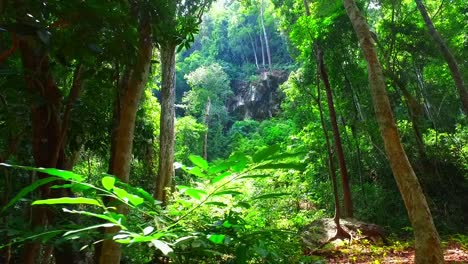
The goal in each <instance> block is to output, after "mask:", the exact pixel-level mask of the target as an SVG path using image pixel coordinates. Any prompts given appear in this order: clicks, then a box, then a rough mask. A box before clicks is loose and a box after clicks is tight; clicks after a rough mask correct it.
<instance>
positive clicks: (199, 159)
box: [189, 155, 208, 170]
mask: <svg viewBox="0 0 468 264" xmlns="http://www.w3.org/2000/svg"><path fill="white" fill-rule="evenodd" d="M189 160H190V161H191V162H192V163H193V165H195V166H198V167H200V168H202V169H204V170H207V169H208V162H207V161H206V160H204V159H203V158H202V157H200V156H196V155H190V156H189Z"/></svg>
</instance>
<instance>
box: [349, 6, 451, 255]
mask: <svg viewBox="0 0 468 264" xmlns="http://www.w3.org/2000/svg"><path fill="white" fill-rule="evenodd" d="M343 3H344V7H345V9H346V13H347V14H348V16H349V18H350V20H351V23H352V25H353V28H354V31H355V32H356V35H357V37H358V39H359V42H360V45H361V49H362V51H363V53H364V56H365V59H366V62H367V70H368V75H369V84H370V89H371V95H372V101H373V104H374V110H375V114H376V118H377V122H378V124H379V128H380V132H381V135H382V138H383V141H384V145H385V151H386V153H387V157H388V159H389V162H390V167H391V168H392V171H393V175H394V177H395V180H396V182H397V185H398V188H399V189H400V193H401V195H402V197H403V201H404V203H405V206H406V209H407V211H408V216H409V219H410V221H411V224H412V226H413V229H414V236H415V248H416V249H415V263H416V264H426V263H433V264H438V263H444V256H443V252H442V248H441V245H440V239H439V235H438V233H437V230H436V228H435V226H434V222H433V220H432V215H431V212H430V210H429V206H428V205H427V201H426V197H425V196H424V194H423V192H422V190H421V186H420V184H419V181H418V179H417V177H416V175H415V173H414V170H413V168H412V167H411V164H410V163H409V161H408V157H407V156H406V153H405V150H404V149H403V146H402V144H401V141H400V136H399V135H398V131H397V128H396V124H395V120H394V118H393V113H392V109H391V107H390V102H389V99H388V95H387V91H386V85H385V81H384V76H383V73H382V66H381V65H380V62H379V59H378V56H377V51H376V49H375V43H374V40H373V39H372V35H371V32H370V29H369V26H368V25H367V22H366V20H365V18H364V17H363V16H362V14H361V12H360V11H359V9H358V7H357V6H356V3H355V2H354V1H353V0H343Z"/></svg>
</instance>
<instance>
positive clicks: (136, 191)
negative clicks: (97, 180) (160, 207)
mask: <svg viewBox="0 0 468 264" xmlns="http://www.w3.org/2000/svg"><path fill="white" fill-rule="evenodd" d="M115 185H116V186H119V187H125V189H127V190H129V191H130V192H132V193H134V194H137V195H138V196H140V197H142V198H143V199H145V200H146V201H149V202H151V204H152V205H153V204H155V203H160V202H159V201H156V200H155V199H154V198H153V196H152V195H151V194H149V193H148V192H147V191H145V190H144V189H142V188H138V187H133V186H131V185H129V184H127V183H123V182H120V181H117V182H116V183H115Z"/></svg>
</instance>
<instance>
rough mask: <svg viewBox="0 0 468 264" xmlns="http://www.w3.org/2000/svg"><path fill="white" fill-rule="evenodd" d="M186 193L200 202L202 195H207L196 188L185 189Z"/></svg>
mask: <svg viewBox="0 0 468 264" xmlns="http://www.w3.org/2000/svg"><path fill="white" fill-rule="evenodd" d="M184 193H185V194H186V195H188V196H190V197H192V198H194V199H197V200H200V199H201V196H202V195H206V192H205V191H203V190H199V189H194V188H188V189H185V191H184Z"/></svg>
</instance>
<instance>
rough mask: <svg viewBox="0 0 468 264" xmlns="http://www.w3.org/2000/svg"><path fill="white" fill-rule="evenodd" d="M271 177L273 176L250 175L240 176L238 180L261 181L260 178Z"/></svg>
mask: <svg viewBox="0 0 468 264" xmlns="http://www.w3.org/2000/svg"><path fill="white" fill-rule="evenodd" d="M270 176H271V175H270V174H250V175H243V176H240V177H239V178H238V179H260V178H267V177H270Z"/></svg>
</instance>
